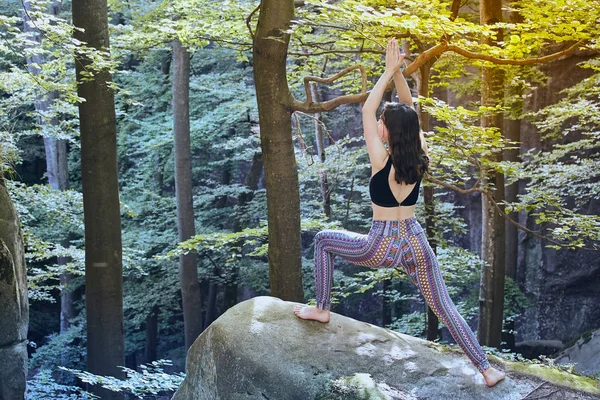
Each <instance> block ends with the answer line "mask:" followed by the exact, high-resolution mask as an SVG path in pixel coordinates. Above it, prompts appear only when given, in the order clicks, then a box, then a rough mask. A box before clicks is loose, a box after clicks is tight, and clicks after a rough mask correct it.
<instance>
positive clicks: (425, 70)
mask: <svg viewBox="0 0 600 400" xmlns="http://www.w3.org/2000/svg"><path fill="white" fill-rule="evenodd" d="M432 66H433V62H428V63H425V64H423V65H422V66H421V68H419V79H418V81H417V83H418V92H419V96H423V97H429V79H430V77H431V67H432ZM419 121H420V124H421V130H423V131H429V129H430V125H429V114H428V113H427V112H425V110H423V108H422V107H419ZM423 201H424V203H425V230H426V231H427V240H428V241H429V245H430V246H431V248H432V249H433V252H434V253H437V248H436V247H437V244H436V241H435V205H434V203H433V186H432V185H428V184H424V185H423ZM425 309H426V313H427V340H431V341H433V340H436V339H437V338H438V336H439V329H438V326H439V320H438V317H437V315H435V313H434V312H433V310H432V309H431V307H429V305H427V304H425Z"/></svg>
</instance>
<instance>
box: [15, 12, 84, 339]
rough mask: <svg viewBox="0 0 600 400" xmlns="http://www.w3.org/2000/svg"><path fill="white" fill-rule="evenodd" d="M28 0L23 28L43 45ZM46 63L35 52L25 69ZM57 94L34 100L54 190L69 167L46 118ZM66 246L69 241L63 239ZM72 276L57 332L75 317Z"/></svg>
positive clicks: (65, 279) (64, 282) (64, 185)
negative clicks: (71, 287)
mask: <svg viewBox="0 0 600 400" xmlns="http://www.w3.org/2000/svg"><path fill="white" fill-rule="evenodd" d="M60 5H61V3H60V2H58V1H53V2H52V3H51V4H50V10H49V12H50V15H52V16H53V17H58V14H59V12H60ZM31 10H32V8H31V1H25V2H23V21H24V24H23V25H24V31H25V32H26V33H28V39H29V40H31V41H33V42H34V43H36V44H35V45H36V46H41V45H42V35H41V32H40V30H39V29H38V27H37V25H36V24H35V22H34V21H32V20H31ZM45 62H46V56H45V55H44V53H42V52H35V53H34V54H33V55H31V56H30V57H28V58H27V70H28V71H29V73H30V74H32V75H33V76H38V75H39V73H40V66H41V65H42V64H44V63H45ZM57 97H58V91H56V90H51V91H49V92H47V93H44V94H41V95H39V96H38V97H37V98H36V99H35V101H34V106H35V111H36V112H37V113H38V124H39V125H40V127H41V128H42V133H43V136H44V148H45V153H46V174H47V175H48V183H49V184H50V187H51V188H52V189H54V190H68V189H69V168H68V165H67V141H66V140H64V139H58V138H57V137H56V135H55V134H54V132H55V127H57V126H58V121H57V119H56V117H52V118H48V115H49V114H50V115H51V114H52V110H51V108H52V105H53V102H54V101H55V100H56V99H57ZM63 245H64V246H65V247H68V240H67V239H65V240H64V242H63ZM68 261H69V260H68V258H65V257H59V258H58V264H59V265H65V264H66V263H67V262H68ZM71 279H72V275H71V274H67V273H63V274H61V275H60V284H61V286H63V288H64V289H63V290H62V291H61V293H60V332H61V333H62V332H65V331H66V330H67V329H68V328H69V321H70V320H71V319H72V318H73V317H74V316H75V306H74V302H73V300H74V296H73V292H72V291H71V290H69V289H68V288H67V286H68V285H69V282H70V281H71Z"/></svg>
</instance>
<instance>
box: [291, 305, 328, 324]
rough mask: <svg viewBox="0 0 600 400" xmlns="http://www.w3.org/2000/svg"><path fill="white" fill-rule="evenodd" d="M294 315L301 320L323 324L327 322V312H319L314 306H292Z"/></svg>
mask: <svg viewBox="0 0 600 400" xmlns="http://www.w3.org/2000/svg"><path fill="white" fill-rule="evenodd" d="M294 314H296V317H298V318H302V319H308V320H312V321H319V322H323V323H327V322H329V314H330V313H329V310H319V309H318V308H317V307H315V306H311V307H309V306H300V305H297V306H294Z"/></svg>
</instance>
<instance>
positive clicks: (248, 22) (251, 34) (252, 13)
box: [246, 3, 262, 42]
mask: <svg viewBox="0 0 600 400" xmlns="http://www.w3.org/2000/svg"><path fill="white" fill-rule="evenodd" d="M261 4H262V3H258V5H257V6H256V8H255V9H254V10H252V12H251V13H250V14H249V15H248V17H246V26H247V27H248V31H249V32H250V37H252V41H253V42H254V32H253V31H252V26H251V25H250V22H251V20H252V17H253V16H254V14H256V12H257V11H258V10H259V9H260V5H261Z"/></svg>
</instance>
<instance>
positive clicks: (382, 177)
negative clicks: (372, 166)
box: [369, 156, 421, 207]
mask: <svg viewBox="0 0 600 400" xmlns="http://www.w3.org/2000/svg"><path fill="white" fill-rule="evenodd" d="M391 168H392V157H389V156H388V160H387V163H385V167H383V168H382V169H380V170H379V171H377V173H376V174H375V175H373V176H372V177H371V180H370V181H369V194H370V195H371V201H372V202H373V203H375V204H377V205H378V206H381V207H398V206H414V205H415V204H417V199H418V198H419V188H420V186H421V177H419V179H417V182H416V183H415V187H414V188H413V190H412V191H411V192H410V194H409V195H408V196H406V198H405V199H404V200H402V203H398V200H396V198H395V197H394V194H393V193H392V189H390V184H389V181H388V177H389V176H390V170H391Z"/></svg>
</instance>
